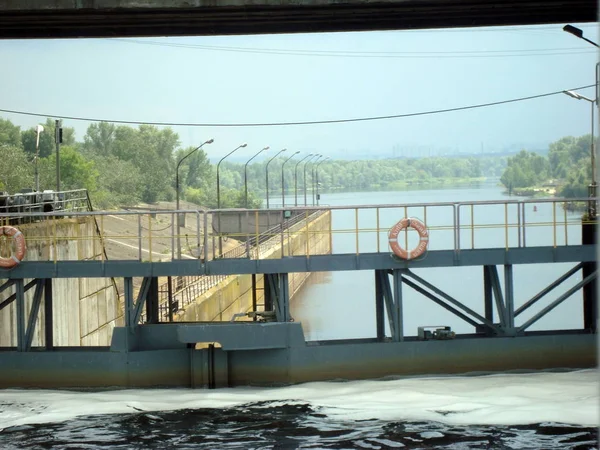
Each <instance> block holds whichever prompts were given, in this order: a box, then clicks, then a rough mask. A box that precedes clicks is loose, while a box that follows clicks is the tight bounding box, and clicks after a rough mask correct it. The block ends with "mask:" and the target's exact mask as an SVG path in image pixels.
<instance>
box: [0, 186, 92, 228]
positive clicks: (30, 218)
mask: <svg viewBox="0 0 600 450" xmlns="http://www.w3.org/2000/svg"><path fill="white" fill-rule="evenodd" d="M91 210H92V208H91V204H90V201H89V197H88V192H87V189H77V190H71V191H60V192H55V191H50V190H47V191H43V192H19V193H16V194H8V193H5V192H4V193H0V218H2V217H3V216H5V215H11V219H10V224H11V225H17V224H22V223H31V222H36V221H39V220H42V218H41V217H40V214H48V213H52V212H54V211H64V212H78V211H79V212H80V211H91ZM15 215H16V216H15Z"/></svg>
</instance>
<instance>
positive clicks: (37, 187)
mask: <svg viewBox="0 0 600 450" xmlns="http://www.w3.org/2000/svg"><path fill="white" fill-rule="evenodd" d="M42 131H44V127H43V126H42V125H38V126H36V127H35V133H36V136H35V192H39V191H40V173H39V170H38V160H39V159H40V133H41V132H42Z"/></svg>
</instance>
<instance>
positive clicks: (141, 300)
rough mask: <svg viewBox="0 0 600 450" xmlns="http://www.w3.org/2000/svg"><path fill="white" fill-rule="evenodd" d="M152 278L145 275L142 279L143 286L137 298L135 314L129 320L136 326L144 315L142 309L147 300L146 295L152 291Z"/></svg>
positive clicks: (134, 308) (132, 325) (134, 307)
mask: <svg viewBox="0 0 600 450" xmlns="http://www.w3.org/2000/svg"><path fill="white" fill-rule="evenodd" d="M151 280H152V278H150V277H144V279H143V280H142V286H141V287H140V290H139V292H138V297H137V300H136V302H135V304H134V306H133V314H132V315H131V317H130V319H131V322H129V323H128V324H129V326H131V327H135V326H136V325H137V324H138V323H140V318H141V317H142V309H143V308H144V304H145V302H146V297H147V296H148V292H149V291H150V282H151Z"/></svg>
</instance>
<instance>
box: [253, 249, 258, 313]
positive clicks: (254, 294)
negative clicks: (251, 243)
mask: <svg viewBox="0 0 600 450" xmlns="http://www.w3.org/2000/svg"><path fill="white" fill-rule="evenodd" d="M257 245H258V244H257ZM257 309H258V304H257V299H256V274H255V273H253V274H252V312H256V310H257Z"/></svg>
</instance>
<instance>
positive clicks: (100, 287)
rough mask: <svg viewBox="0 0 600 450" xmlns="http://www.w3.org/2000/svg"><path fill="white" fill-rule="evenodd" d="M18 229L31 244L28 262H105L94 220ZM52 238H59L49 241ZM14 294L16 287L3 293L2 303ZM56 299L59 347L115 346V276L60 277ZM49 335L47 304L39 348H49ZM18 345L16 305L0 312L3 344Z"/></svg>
mask: <svg viewBox="0 0 600 450" xmlns="http://www.w3.org/2000/svg"><path fill="white" fill-rule="evenodd" d="M50 227H51V230H50ZM18 228H19V229H20V230H21V231H22V232H23V234H24V235H25V239H26V241H27V254H26V256H25V261H48V260H50V261H52V260H53V259H54V258H55V256H56V257H57V258H58V259H61V260H86V259H101V258H102V243H101V241H100V238H99V236H98V234H97V231H96V225H95V223H94V219H93V218H89V217H86V218H83V217H82V218H73V219H61V220H56V221H48V222H38V223H33V224H27V225H20V226H18ZM54 229H56V231H55V232H54ZM50 234H52V235H56V236H57V238H56V239H48V238H47V236H49V235H50ZM29 281H30V280H25V284H27V283H28V282H29ZM34 291H35V288H32V289H30V290H29V291H27V292H26V294H25V311H26V314H27V317H28V316H29V311H30V309H31V303H32V301H33V295H34ZM14 292H15V288H14V287H11V288H9V289H7V290H6V291H4V292H2V293H1V294H0V303H1V302H2V300H4V299H6V298H7V297H8V296H10V295H11V294H13V293H14ZM52 295H53V321H54V327H53V328H54V345H55V346H80V345H86V346H89V345H110V338H111V335H112V329H113V328H114V327H115V324H116V319H117V316H118V298H117V295H116V289H115V287H114V285H113V282H112V280H111V279H110V278H81V279H78V278H61V279H54V280H53V283H52ZM26 322H27V321H26ZM44 331H45V330H44V308H43V301H42V305H41V306H40V312H39V314H38V320H37V323H36V328H35V334H34V339H33V344H32V345H33V346H41V345H45V342H44V337H43V336H44ZM16 345H17V332H16V305H15V302H12V303H11V304H10V305H9V306H7V307H5V308H4V309H3V310H1V311H0V346H16Z"/></svg>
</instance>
